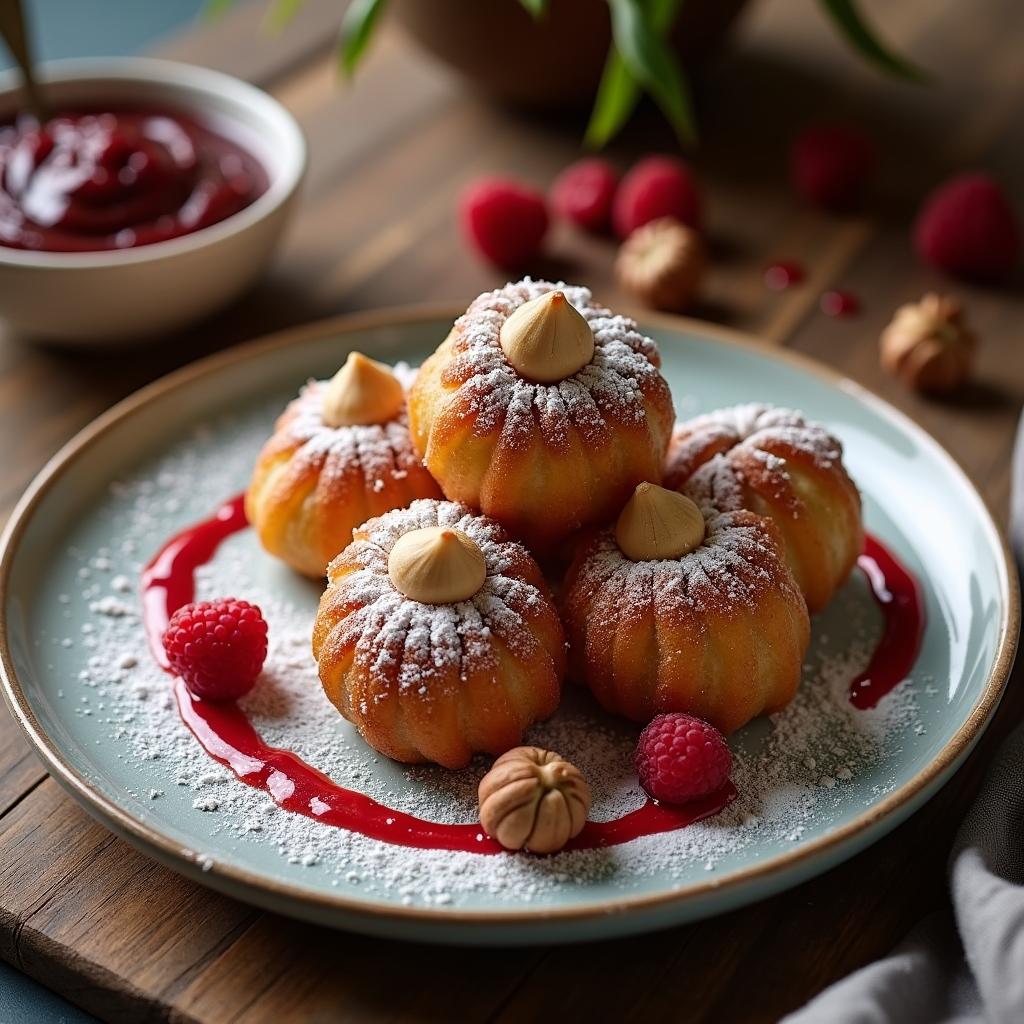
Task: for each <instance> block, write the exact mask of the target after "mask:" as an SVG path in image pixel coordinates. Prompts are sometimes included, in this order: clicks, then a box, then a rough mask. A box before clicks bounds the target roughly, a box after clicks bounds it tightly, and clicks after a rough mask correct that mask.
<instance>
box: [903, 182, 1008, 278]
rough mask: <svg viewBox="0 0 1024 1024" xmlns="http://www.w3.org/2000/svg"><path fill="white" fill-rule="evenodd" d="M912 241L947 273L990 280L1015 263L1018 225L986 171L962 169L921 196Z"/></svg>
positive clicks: (1004, 274)
mask: <svg viewBox="0 0 1024 1024" xmlns="http://www.w3.org/2000/svg"><path fill="white" fill-rule="evenodd" d="M914 245H915V246H916V248H917V252H918V255H919V256H920V257H921V258H922V259H923V260H924V261H925V262H927V263H930V264H931V265H932V266H933V267H938V269H939V270H943V271H945V272H946V273H947V274H952V275H953V276H954V277H963V278H967V279H968V280H977V281H992V280H997V279H998V278H1001V277H1005V276H1006V274H1008V273H1009V272H1010V271H1011V270H1012V269H1013V268H1014V265H1015V264H1016V262H1017V257H1018V255H1019V253H1020V228H1019V226H1018V222H1017V215H1016V213H1015V212H1014V210H1013V207H1012V206H1011V205H1010V201H1009V200H1008V199H1007V197H1006V193H1005V192H1004V191H1003V190H1002V189H1001V188H1000V187H999V185H998V183H997V182H995V181H993V180H992V178H990V177H989V176H988V175H987V174H961V175H958V176H957V177H955V178H951V179H950V180H949V181H947V182H946V183H945V184H944V185H940V186H939V187H938V188H937V189H936V190H935V191H934V192H932V194H931V195H930V196H928V198H927V199H926V200H925V202H924V205H923V206H922V207H921V212H920V213H919V214H918V216H917V222H916V223H915V225H914Z"/></svg>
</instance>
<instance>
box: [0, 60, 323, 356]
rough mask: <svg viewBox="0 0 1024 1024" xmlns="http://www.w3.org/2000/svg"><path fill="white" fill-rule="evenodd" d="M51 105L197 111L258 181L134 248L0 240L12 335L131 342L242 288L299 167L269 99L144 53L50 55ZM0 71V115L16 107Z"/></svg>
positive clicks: (302, 163)
mask: <svg viewBox="0 0 1024 1024" xmlns="http://www.w3.org/2000/svg"><path fill="white" fill-rule="evenodd" d="M40 78H41V80H42V81H43V82H44V83H45V85H44V89H45V94H46V96H47V97H48V99H49V102H50V103H51V105H52V106H53V107H54V108H55V109H60V108H61V107H67V106H70V105H76V104H95V103H111V104H113V105H115V106H116V105H118V104H127V105H142V106H147V107H149V106H152V107H155V108H159V107H161V106H167V107H170V108H172V109H178V110H182V111H184V112H187V113H193V114H198V115H199V116H200V118H201V119H203V120H204V121H205V122H207V123H210V124H211V125H212V126H213V127H214V128H215V129H220V130H222V131H225V132H226V133H227V134H229V135H231V136H232V137H233V138H235V139H236V140H237V141H238V142H239V143H240V144H241V145H243V146H244V147H245V148H246V149H248V150H249V151H250V152H252V154H253V155H254V156H255V157H256V158H257V159H258V160H259V161H260V162H261V163H262V164H263V166H264V167H265V168H266V171H267V175H268V178H269V187H268V188H267V191H266V192H265V193H264V194H263V195H261V196H260V197H259V198H258V199H257V200H256V201H255V202H254V203H252V204H251V205H250V206H247V207H246V208H245V209H244V210H241V211H239V212H238V213H235V214H232V215H231V216H230V217H228V218H226V219H225V220H223V221H220V222H219V223H217V224H213V225H210V226H209V227H205V228H202V229H200V230H199V231H195V232H193V233H192V234H188V235H184V236H182V237H181V238H175V239H171V240H169V241H166V242H156V243H154V244H152V245H144V246H139V247H138V248H137V249H124V250H116V251H104V252H94V253H88V252H87V253H63V252H27V251H23V250H20V249H11V248H7V247H4V246H0V318H2V319H3V320H5V321H6V322H7V324H9V325H10V326H11V327H13V328H14V329H15V330H16V331H18V332H19V333H22V334H25V335H27V336H35V337H41V338H48V339H58V340H61V341H65V342H81V343H93V344H107V343H120V344H132V343H134V342H138V341H143V340H145V339H146V338H151V337H152V336H154V335H158V334H162V333H166V332H168V331H171V330H173V329H174V328H177V327H181V326H183V325H184V324H187V323H190V322H191V321H194V320H198V319H199V318H200V317H202V316H205V315H206V314H208V313H211V312H213V311H214V310H215V309H217V308H218V307H220V306H223V305H225V304H226V303H228V302H230V301H231V300H232V299H233V298H235V297H236V296H238V295H239V294H240V293H241V292H243V291H244V290H245V289H246V288H247V287H248V286H249V285H251V284H252V283H253V282H254V281H255V279H256V278H257V277H258V276H259V275H260V273H261V272H262V271H263V270H264V268H265V267H266V265H267V262H268V261H269V259H270V258H271V256H272V255H273V252H274V248H275V246H276V244H277V242H278V239H279V237H280V235H281V231H282V229H283V228H284V225H285V222H286V220H287V218H288V214H289V211H290V209H291V207H292V204H293V202H294V199H295V194H296V192H297V190H298V188H299V185H300V183H301V181H302V177H303V174H304V172H305V168H306V143H305V140H304V139H303V136H302V132H301V130H300V129H299V126H298V125H297V124H296V122H295V119H294V118H293V117H292V116H291V114H289V113H288V111H287V110H285V109H284V107H282V106H281V104H279V103H278V102H277V101H276V100H275V99H273V98H272V97H271V96H268V95H267V94H266V93H265V92H263V91H261V90H260V89H257V88H255V87H254V86H251V85H248V84H247V83H245V82H242V81H240V80H239V79H237V78H232V77H230V76H229V75H224V74H221V73H220V72H217V71H210V70H208V69H206V68H199V67H194V66H192V65H189V64H176V63H172V62H170V61H161V60H150V59H146V58H135V57H128V58H118V59H114V58H104V59H101V60H91V59H90V60H71V61H55V62H53V63H50V64H45V65H43V66H42V68H41V69H40ZM18 98H19V97H18V87H17V79H16V77H15V76H14V74H13V73H12V72H8V73H5V74H3V75H0V119H2V120H8V119H9V118H10V117H11V116H13V114H14V113H15V111H16V108H17V104H18Z"/></svg>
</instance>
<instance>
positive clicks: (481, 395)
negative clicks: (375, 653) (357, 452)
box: [409, 278, 673, 552]
mask: <svg viewBox="0 0 1024 1024" xmlns="http://www.w3.org/2000/svg"><path fill="white" fill-rule="evenodd" d="M660 365H661V359H660V357H659V355H658V350H657V348H656V346H655V344H654V342H653V341H651V340H650V339H649V338H645V337H644V336H643V335H641V334H640V333H639V332H638V331H637V328H636V324H635V323H634V322H633V321H632V320H629V319H627V318H626V317H622V316H616V315H614V314H613V313H611V312H610V311H609V310H607V309H605V308H603V307H602V306H599V305H597V304H596V303H595V302H594V301H593V300H592V299H591V295H590V292H589V291H588V290H587V289H586V288H578V287H569V286H566V285H556V284H552V283H550V282H547V281H531V280H530V279H529V278H526V279H524V280H523V281H520V282H518V283H516V284H508V285H506V286H505V287H504V288H500V289H498V290H497V291H493V292H486V293H485V294H483V295H481V296H480V297H479V298H478V299H476V301H475V302H473V304H472V305H471V306H470V307H469V309H468V310H467V311H466V314H465V315H464V316H462V317H460V318H459V319H458V320H456V322H455V326H454V327H453V328H452V331H451V333H450V334H449V335H448V337H447V338H446V339H445V341H444V342H443V343H442V344H441V346H440V347H439V348H438V349H437V351H436V352H435V353H434V354H433V355H432V356H431V357H430V358H429V359H428V360H427V361H426V362H425V363H424V364H423V367H422V369H421V370H420V373H419V376H418V377H417V378H416V381H415V383H414V384H413V387H412V389H411V390H410V393H409V423H410V429H411V430H412V435H413V440H414V441H415V444H416V447H417V449H418V451H419V452H420V454H421V455H422V456H423V459H424V462H426V464H427V466H428V467H429V469H430V471H431V473H432V474H433V475H434V477H435V479H436V480H437V481H438V483H439V484H440V485H441V488H442V489H443V490H444V493H445V495H446V496H447V497H448V498H450V499H451V500H452V501H461V502H464V503H465V504H467V505H469V506H471V507H472V508H476V509H480V510H482V511H483V512H484V513H485V514H487V515H489V516H492V517H493V518H495V519H497V520H498V521H499V522H501V523H502V525H504V526H506V527H507V528H508V529H509V530H511V531H512V532H513V533H515V534H516V535H517V536H519V537H522V538H523V539H524V540H525V541H526V542H527V543H529V544H530V545H531V546H533V547H535V548H536V549H538V550H540V551H543V552H547V551H550V550H551V549H552V548H554V547H556V546H557V545H558V544H559V543H560V542H561V541H563V540H564V539H565V538H566V537H568V536H569V535H570V534H571V533H573V532H574V531H576V530H578V529H579V528H580V527H582V526H586V525H590V524H596V523H601V522H607V521H608V520H609V519H610V518H611V517H612V516H614V515H615V514H616V513H617V512H618V510H619V509H620V508H621V507H622V505H623V503H624V502H625V501H626V500H627V499H628V497H629V495H630V493H631V492H632V490H633V488H634V487H635V486H636V484H637V483H638V482H640V481H642V480H653V481H660V480H661V476H662V472H663V456H664V453H665V451H666V448H667V445H668V440H669V435H670V433H671V429H672V421H673V410H672V398H671V395H670V394H669V389H668V385H667V384H666V383H665V380H664V378H663V377H662V376H661V373H660V372H659V367H660Z"/></svg>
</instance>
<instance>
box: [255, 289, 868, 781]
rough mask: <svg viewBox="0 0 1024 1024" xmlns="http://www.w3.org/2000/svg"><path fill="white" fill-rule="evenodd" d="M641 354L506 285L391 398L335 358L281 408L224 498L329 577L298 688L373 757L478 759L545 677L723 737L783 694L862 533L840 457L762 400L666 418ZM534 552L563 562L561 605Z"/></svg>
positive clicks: (374, 366)
mask: <svg viewBox="0 0 1024 1024" xmlns="http://www.w3.org/2000/svg"><path fill="white" fill-rule="evenodd" d="M660 363H661V360H660V356H659V353H658V349H657V347H656V345H655V344H654V342H653V341H652V340H651V339H650V338H647V337H645V336H643V335H642V334H641V333H640V331H639V330H638V328H637V325H636V324H635V322H634V321H632V320H630V319H628V318H627V317H623V316H619V315H616V314H614V313H612V312H611V311H610V310H608V309H606V308H604V307H603V306H601V305H599V304H597V303H596V302H594V300H593V299H592V297H591V294H590V292H589V291H588V290H587V289H586V288H581V287H573V286H567V285H563V284H553V283H550V282H545V281H532V280H530V279H525V280H523V281H520V282H517V283H515V284H509V285H506V286H505V287H504V288H500V289H497V290H496V291H492V292H486V293H485V294H483V295H481V296H480V297H479V298H477V299H476V300H475V301H474V302H473V303H472V304H471V305H470V307H469V308H468V310H467V311H466V313H465V314H464V315H463V316H461V317H460V318H459V319H458V320H456V322H455V324H454V326H453V328H452V330H451V332H450V333H449V335H448V336H447V337H446V338H445V339H444V340H443V341H442V342H441V344H440V345H439V347H438V348H437V350H436V351H435V352H434V354H433V355H431V356H430V357H429V358H428V359H427V361H426V362H425V363H424V364H423V366H422V368H421V369H420V371H419V373H418V374H417V375H416V377H415V380H414V381H413V382H412V384H411V387H410V388H409V390H408V393H406V391H405V390H404V388H403V387H402V383H401V382H400V381H399V380H398V379H397V378H396V377H395V376H394V374H393V373H392V372H391V371H390V370H389V369H388V368H387V367H384V366H382V365H381V364H378V363H375V362H373V361H372V360H368V359H366V358H365V357H362V356H358V355H354V356H352V357H350V359H349V362H348V363H346V364H345V366H344V367H343V368H342V370H341V371H339V373H338V374H337V376H336V377H335V378H334V379H333V380H331V381H329V382H313V383H311V384H309V385H307V386H306V388H305V389H304V390H303V392H302V394H301V395H300V396H299V398H298V399H297V400H296V401H295V402H293V403H292V405H291V406H289V408H288V409H287V410H286V412H285V413H284V415H283V416H282V417H281V419H280V420H279V422H278V425H277V430H276V432H275V434H274V436H273V437H272V438H271V439H270V441H268V443H267V445H266V447H265V448H264V450H263V453H262V454H261V456H260V459H259V463H258V465H257V468H256V472H255V474H254V477H253V482H252V485H251V487H250V490H249V493H248V495H247V501H246V510H247V512H248V515H249V518H250V520H251V521H252V522H253V524H254V526H255V527H256V529H257V533H258V535H259V537H260V540H261V542H262V543H263V544H264V546H265V547H266V548H267V549H268V550H269V551H270V552H271V553H273V554H275V555H277V556H279V557H281V558H283V559H284V560H285V561H287V562H289V563H290V564H291V565H293V566H295V567H296V568H298V569H299V570H300V571H302V572H305V573H307V574H309V575H313V576H317V575H321V574H323V573H324V572H325V570H326V573H327V577H328V584H327V590H326V592H325V593H324V595H323V598H322V600H321V603H320V610H319V613H318V615H317V619H316V624H315V628H314V640H313V646H314V654H315V656H316V658H317V660H318V664H319V670H320V678H321V681H322V683H323V687H324V690H325V692H326V694H327V696H328V698H329V699H330V700H331V702H332V703H333V704H334V705H335V706H336V707H337V708H338V710H339V711H340V712H341V714H342V715H344V716H345V718H347V719H348V720H349V721H351V722H353V723H354V724H355V726H356V727H357V728H358V730H359V731H360V733H361V734H362V735H363V737H364V738H365V739H366V740H367V742H368V743H370V744H371V745H372V746H373V747H375V748H376V749H377V750H380V751H381V752H383V753H385V754H387V755H388V756H390V757H393V758H396V759H398V760H401V761H409V762H416V761H433V762H436V763H438V764H442V765H445V766H448V767H457V766H459V765H463V764H465V763H466V762H467V761H468V760H469V758H470V757H472V755H473V754H474V753H478V752H485V753H490V754H500V753H502V752H503V751H505V750H508V749H509V748H511V747H514V746H515V745H517V744H518V743H520V742H521V741H522V739H523V735H524V732H525V731H526V730H527V729H528V728H529V727H530V725H531V724H533V723H534V722H536V721H538V720H540V719H542V718H544V717H546V716H548V715H550V714H551V713H552V712H553V711H554V710H555V708H556V707H557V704H558V700H559V694H560V689H561V684H562V681H563V677H564V676H565V674H566V671H567V670H568V672H569V674H570V675H571V676H572V677H574V678H575V679H576V680H578V681H579V682H581V683H583V684H585V685H586V686H587V687H589V689H590V690H591V691H592V692H593V694H594V696H595V697H596V698H597V700H598V701H599V702H600V703H601V704H602V705H603V706H604V707H605V708H606V709H608V710H609V711H611V712H614V713H616V714H620V715H623V716H626V717H628V718H631V719H634V720H636V721H647V720H649V719H650V718H651V717H652V716H653V715H655V714H657V713H659V712H664V711H685V712H689V713H692V714H695V715H699V716H700V717H702V718H705V719H706V720H708V721H709V722H711V723H712V724H714V725H716V726H717V727H719V728H720V729H722V730H723V731H726V732H728V731H732V730H734V729H737V728H739V727H740V726H742V725H743V724H744V723H746V722H747V721H749V720H750V719H751V718H753V717H755V716H757V715H760V714H765V713H770V712H773V711H777V710H779V709H780V708H782V707H783V706H785V704H786V703H787V702H788V701H789V700H791V699H792V697H793V694H794V693H795V691H796V688H797V686H798V685H799V680H800V669H801V665H802V660H803V656H804V653H805V651H806V648H807V644H808V638H809V620H808V608H810V609H811V610H812V611H813V610H816V609H818V608H820V607H822V606H823V605H824V604H825V603H827V601H828V600H829V598H830V597H831V596H832V594H833V593H834V592H835V590H836V589H837V588H838V587H839V586H841V584H842V583H843V581H844V580H845V578H846V576H847V574H848V573H849V571H850V568H851V566H852V565H853V564H854V562H855V560H856V558H857V555H858V554H859V552H860V545H861V543H862V529H861V521H860V498H859V495H858V493H857V489H856V487H855V486H854V485H853V483H852V482H851V481H850V479H849V476H848V475H847V474H846V471H845V469H844V468H843V464H842V449H841V447H840V445H839V443H838V441H836V440H835V438H833V437H832V436H831V435H830V434H829V433H828V432H827V431H825V430H824V429H823V428H821V427H818V426H816V425H814V424H808V423H806V422H805V421H804V420H803V419H802V418H801V417H800V416H798V415H797V414H795V413H791V412H786V411H783V410H776V409H772V408H770V407H767V406H743V407H739V408H737V409H731V410H723V411H721V412H718V413H713V414H711V415H709V416H702V417H699V418H698V419H696V420H692V421H690V422H689V423H683V424H680V425H678V426H675V429H674V431H673V427H674V412H673V404H672V396H671V394H670V392H669V388H668V384H667V383H666V381H665V379H664V377H663V376H662V375H661V372H660ZM663 484H664V486H661V485H663ZM443 499H447V500H443ZM535 559H540V560H541V562H542V563H545V564H547V565H548V566H549V567H551V568H552V569H553V567H555V566H557V565H558V564H559V563H561V564H563V565H564V564H565V561H566V560H568V561H569V562H570V564H569V569H568V572H567V574H566V575H565V578H564V580H561V581H560V582H561V584H562V586H561V594H562V598H561V602H562V603H561V615H559V611H558V609H556V606H555V604H554V603H553V600H552V597H551V594H550V592H549V589H548V586H547V584H546V582H545V578H544V575H543V573H542V571H541V569H540V568H539V566H538V563H537V561H535Z"/></svg>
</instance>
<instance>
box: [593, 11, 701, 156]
mask: <svg viewBox="0 0 1024 1024" xmlns="http://www.w3.org/2000/svg"><path fill="white" fill-rule="evenodd" d="M608 2H609V6H610V8H611V14H612V36H613V38H614V40H615V48H616V50H618V52H619V53H620V54H621V56H622V60H623V62H624V63H625V65H626V67H627V68H628V69H629V71H630V72H631V73H632V75H633V76H634V77H635V78H636V80H637V81H638V82H639V83H640V85H642V86H643V87H644V89H645V90H646V91H647V92H649V93H650V94H651V96H653V97H654V100H655V102H656V103H657V104H658V106H659V107H661V110H662V112H663V113H664V114H665V116H666V117H667V118H668V120H669V122H670V124H671V125H672V127H673V128H674V129H675V131H676V134H677V135H678V136H679V138H680V140H681V141H683V142H686V143H693V142H695V141H696V137H697V133H696V129H695V127H694V123H693V113H692V107H691V103H690V95H689V90H688V89H687V86H686V80H685V79H684V78H683V73H682V70H681V69H680V67H679V62H678V61H677V59H676V56H675V54H674V53H673V52H672V50H671V48H670V47H669V46H668V44H667V43H666V42H665V40H664V39H663V38H662V37H661V36H660V35H659V34H658V33H657V31H656V30H655V29H654V26H653V25H652V23H651V20H650V17H649V15H648V14H647V12H646V11H645V10H644V9H643V7H642V6H641V5H640V3H639V0H608Z"/></svg>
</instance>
